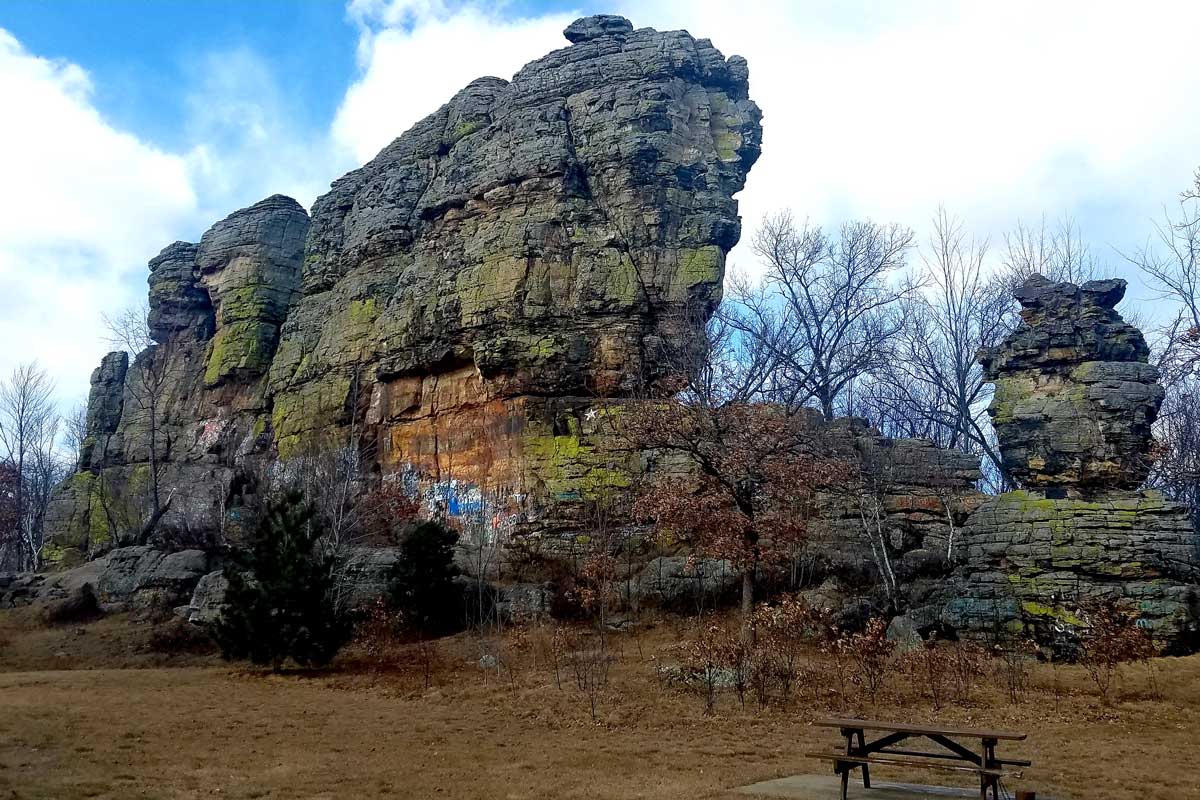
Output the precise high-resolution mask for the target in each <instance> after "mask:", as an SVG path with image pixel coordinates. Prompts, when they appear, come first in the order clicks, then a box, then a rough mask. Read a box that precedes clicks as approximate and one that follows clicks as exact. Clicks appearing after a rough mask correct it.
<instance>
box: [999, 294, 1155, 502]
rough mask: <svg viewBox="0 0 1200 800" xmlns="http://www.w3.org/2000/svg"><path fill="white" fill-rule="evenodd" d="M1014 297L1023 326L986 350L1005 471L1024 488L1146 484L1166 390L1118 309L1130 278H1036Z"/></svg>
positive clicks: (1137, 333)
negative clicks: (1057, 280)
mask: <svg viewBox="0 0 1200 800" xmlns="http://www.w3.org/2000/svg"><path fill="white" fill-rule="evenodd" d="M1015 294H1016V297H1017V300H1018V301H1020V303H1021V319H1022V321H1023V324H1022V325H1021V326H1020V327H1018V328H1017V329H1016V330H1015V331H1013V332H1012V333H1011V334H1009V335H1008V337H1007V338H1005V340H1004V341H1003V342H1002V343H1001V344H1000V345H998V346H997V347H994V348H991V349H987V350H984V351H982V352H981V353H980V363H982V364H983V368H984V372H985V374H986V375H987V377H988V379H989V380H990V381H992V382H993V383H994V384H995V386H996V391H995V394H994V395H993V398H992V402H991V405H990V406H989V407H988V413H989V414H990V415H991V417H992V424H993V425H994V426H995V428H996V435H997V438H998V439H999V442H1000V452H1001V456H1002V458H1003V461H1004V466H1005V469H1006V470H1007V471H1008V472H1009V474H1010V475H1012V477H1013V478H1015V479H1016V480H1017V482H1018V483H1020V484H1021V485H1022V486H1024V487H1025V488H1046V487H1063V488H1070V489H1074V490H1082V491H1098V490H1105V489H1126V490H1133V489H1137V488H1138V487H1139V486H1140V485H1141V483H1142V481H1144V480H1145V479H1146V475H1147V474H1148V472H1149V469H1150V464H1151V462H1152V459H1150V458H1148V456H1149V451H1150V446H1151V443H1152V441H1153V439H1152V433H1151V426H1152V425H1153V424H1154V420H1155V419H1156V418H1157V416H1158V409H1159V406H1160V405H1161V404H1162V400H1163V389H1162V387H1161V386H1159V385H1158V370H1157V369H1155V368H1154V367H1153V366H1151V365H1150V364H1149V363H1148V361H1149V358H1150V348H1149V347H1148V346H1147V345H1146V340H1145V337H1143V336H1142V332H1141V331H1139V330H1138V329H1137V328H1135V327H1134V326H1132V325H1130V324H1129V323H1127V322H1125V321H1124V320H1123V319H1122V318H1121V315H1120V314H1119V313H1118V312H1117V311H1116V309H1115V308H1114V306H1115V305H1116V304H1117V302H1119V301H1120V299H1121V298H1122V297H1123V296H1124V294H1125V281H1123V280H1104V281H1090V282H1088V283H1085V284H1083V285H1082V286H1076V285H1075V284H1073V283H1053V282H1051V281H1049V280H1047V279H1046V278H1043V277H1042V276H1041V275H1035V276H1033V277H1032V278H1030V279H1029V280H1028V281H1027V282H1026V283H1025V284H1023V285H1022V286H1020V287H1018V289H1017V290H1016V292H1015Z"/></svg>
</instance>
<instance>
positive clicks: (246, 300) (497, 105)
mask: <svg viewBox="0 0 1200 800" xmlns="http://www.w3.org/2000/svg"><path fill="white" fill-rule="evenodd" d="M565 34H566V37H567V39H568V40H569V41H570V42H572V44H571V45H570V46H568V47H565V48H563V49H561V50H557V51H555V52H553V53H550V54H549V55H547V56H545V57H544V58H541V59H539V60H537V61H534V62H532V63H530V64H528V65H527V66H525V67H524V68H523V69H521V70H520V71H519V72H518V73H517V74H516V75H515V76H514V77H513V78H512V80H511V81H506V80H501V79H499V78H481V79H479V80H476V81H474V82H472V83H471V84H470V85H468V86H467V87H466V88H464V89H463V90H462V91H461V92H459V93H458V94H457V95H455V96H454V97H453V98H452V99H451V100H450V102H448V103H447V104H446V105H445V106H443V107H442V108H440V109H438V110H437V111H435V112H434V113H433V114H431V115H429V116H428V117H426V118H425V119H423V120H422V121H420V122H418V123H417V124H416V125H415V126H413V128H412V129H411V130H409V131H408V132H407V133H405V134H404V135H402V136H400V137H399V138H398V139H396V140H395V141H394V142H392V143H391V144H390V145H388V146H387V147H386V148H384V150H383V151H382V152H381V153H380V154H379V155H378V156H377V157H376V158H375V159H374V160H372V161H371V162H370V163H368V164H367V165H365V166H363V167H362V168H360V169H357V170H355V171H353V172H351V173H349V174H348V175H346V176H344V177H342V178H340V179H339V180H337V181H335V182H334V184H333V186H332V188H331V191H330V192H329V193H328V194H326V195H324V196H323V197H321V198H319V199H318V200H317V201H316V203H315V204H314V206H313V208H312V215H311V218H310V217H309V215H308V214H306V213H305V211H304V210H303V209H302V208H301V207H300V206H299V205H298V204H297V203H295V202H294V201H293V200H291V199H289V198H285V197H280V196H275V197H271V198H268V199H267V200H264V201H262V202H260V203H258V204H256V205H254V206H251V207H250V208H247V209H243V210H241V211H238V212H235V213H234V214H231V215H230V216H229V217H227V218H226V219H224V220H222V221H221V222H219V223H217V224H216V225H214V226H213V227H212V228H211V229H210V230H209V231H208V232H207V233H205V234H204V236H203V237H201V239H200V242H199V243H186V242H177V243H175V244H172V245H170V246H169V247H167V248H166V249H165V250H163V251H162V253H160V254H159V255H158V256H157V257H156V258H154V259H153V260H152V261H151V262H150V278H149V282H150V316H149V326H150V334H151V337H152V338H153V341H154V344H153V345H152V346H151V347H150V348H148V349H147V350H145V351H144V352H142V353H140V354H138V355H137V356H136V358H135V359H134V360H133V362H132V363H129V362H128V361H127V359H126V358H125V357H124V356H123V355H122V354H111V355H110V356H108V357H106V359H105V361H104V363H103V364H102V365H101V367H100V369H98V370H97V372H96V374H95V375H93V381H92V395H91V402H90V404H89V423H88V443H87V446H86V447H85V454H84V459H83V464H82V470H81V471H80V472H79V473H78V474H76V475H75V476H74V477H73V478H72V479H71V480H70V481H68V482H67V483H66V484H64V485H63V486H62V487H60V489H59V490H58V492H57V495H56V498H55V501H54V503H53V507H52V509H51V511H50V518H49V522H48V529H49V531H50V543H49V545H48V546H47V548H46V551H45V555H46V557H47V560H49V561H51V562H58V563H70V562H72V561H74V560H78V559H79V558H81V557H82V556H83V555H84V554H87V553H89V552H94V551H96V550H97V549H103V548H107V547H111V546H113V544H114V543H115V542H114V540H115V539H116V538H118V536H120V535H124V534H122V533H121V532H122V531H136V530H137V529H138V521H139V520H144V519H145V518H146V517H147V516H148V514H149V511H148V509H150V508H151V507H153V505H154V503H153V497H152V495H153V494H154V493H155V491H156V489H157V494H158V501H159V504H160V505H165V506H166V507H167V511H166V513H165V514H164V515H163V516H162V518H161V520H160V522H159V524H158V529H159V530H160V531H167V532H171V533H172V534H179V535H183V536H185V537H186V538H188V539H193V540H194V539H197V538H204V537H218V538H229V537H231V536H236V534H237V529H238V525H239V521H240V519H239V513H240V512H239V509H241V508H242V507H243V506H244V505H245V504H246V502H247V498H248V496H250V495H252V494H253V493H255V492H256V491H258V490H259V483H260V479H261V476H263V475H264V474H266V473H267V472H269V470H268V466H269V465H272V464H274V463H276V462H278V461H282V462H284V463H287V462H289V461H291V460H293V459H295V458H297V457H299V456H304V455H306V454H310V453H313V452H318V451H330V450H337V449H342V448H350V449H353V450H355V451H356V452H358V453H359V454H360V458H361V459H362V463H363V465H364V469H363V474H364V475H366V476H369V477H368V478H367V480H368V481H374V482H376V483H378V482H380V481H383V480H399V481H403V483H404V485H405V486H407V487H409V488H410V490H411V491H414V492H417V493H419V494H420V495H421V497H422V499H423V500H424V501H425V502H426V503H427V504H428V505H430V506H435V505H437V506H441V507H442V508H443V509H444V510H446V511H447V512H448V513H450V514H451V515H452V516H453V515H472V518H473V519H474V521H476V522H479V523H480V524H481V525H483V526H485V527H487V528H489V529H497V528H504V529H511V528H514V527H516V526H525V527H534V528H537V527H541V528H545V527H547V526H552V525H553V520H552V519H548V518H547V515H549V514H551V513H552V512H548V511H546V509H547V508H548V507H549V506H550V505H551V503H550V501H557V500H568V501H570V500H572V499H578V498H579V497H581V496H582V495H583V494H584V493H586V491H587V488H588V487H589V486H596V485H601V484H609V483H617V484H622V483H627V482H628V478H627V474H628V471H629V470H630V469H636V468H637V466H638V465H637V456H636V454H632V453H629V452H613V451H612V450H611V448H609V447H608V446H607V445H605V444H604V443H602V442H599V441H598V440H595V439H594V438H591V437H592V436H593V434H594V433H595V431H596V430H597V429H598V428H599V426H601V425H602V424H603V411H602V409H599V407H598V404H597V400H596V399H597V398H600V397H605V398H610V397H620V396H622V395H624V394H627V393H629V392H630V390H631V389H632V388H633V387H635V386H638V385H647V384H649V385H655V384H656V382H658V383H661V384H662V385H664V386H669V385H670V384H671V380H672V377H673V376H672V375H670V374H669V373H667V372H665V371H664V367H663V364H665V363H668V361H667V360H664V359H662V358H660V356H661V355H662V354H663V352H664V351H665V350H667V349H669V348H671V347H672V346H675V345H677V344H678V343H679V342H681V341H685V340H686V339H687V338H688V337H691V336H693V335H694V334H695V333H696V329H697V326H698V325H701V324H703V322H704V318H705V316H706V314H707V312H708V311H710V310H711V308H712V307H713V305H714V304H715V303H716V302H717V301H718V300H719V298H720V293H721V281H722V277H723V273H724V265H725V255H726V253H727V252H728V251H729V249H730V248H732V247H733V246H734V244H736V242H737V241H738V238H739V235H740V220H739V218H738V214H737V202H736V201H735V200H734V199H733V195H734V194H735V193H736V192H738V191H739V190H740V189H741V188H742V187H743V185H744V184H745V180H746V175H747V173H748V171H749V169H750V168H751V166H752V165H753V164H754V162H755V160H756V159H757V158H758V155H759V151H760V142H761V127H760V117H761V114H760V112H759V110H758V107H757V106H756V105H755V104H754V103H753V101H751V100H750V97H749V84H748V70H747V65H746V62H745V60H744V59H742V58H739V57H737V56H733V57H730V58H725V57H724V56H722V55H721V53H720V52H719V51H717V50H716V49H715V48H714V47H713V46H712V44H711V43H710V42H709V41H708V40H706V39H696V38H694V37H692V36H691V35H690V34H688V33H687V32H686V31H669V32H660V31H655V30H652V29H649V28H643V29H637V30H635V29H634V28H633V26H632V25H631V24H630V23H629V22H628V21H627V20H625V19H623V18H620V17H611V16H601V17H589V18H586V19H582V20H579V21H577V22H575V23H573V24H572V25H571V26H570V27H569V28H568V29H567V30H566V32H565ZM696 309H699V310H700V313H699V314H697V313H695V310H696ZM152 454H153V457H152ZM553 513H557V512H553Z"/></svg>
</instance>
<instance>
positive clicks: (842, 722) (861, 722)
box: [813, 718, 1028, 742]
mask: <svg viewBox="0 0 1200 800" xmlns="http://www.w3.org/2000/svg"><path fill="white" fill-rule="evenodd" d="M813 725H816V726H818V727H821V728H855V729H858V730H864V731H893V732H895V733H912V734H916V735H918V736H929V735H935V736H961V737H963V738H967V739H996V740H1001V739H1003V740H1006V741H1013V742H1020V741H1024V740H1025V739H1026V738H1028V737H1027V736H1026V734H1024V733H1016V732H1014V731H989V730H981V729H979V728H938V727H934V726H932V725H912V724H909V723H907V722H881V721H879V720H872V719H837V718H835V719H818V720H816V721H814V722H813Z"/></svg>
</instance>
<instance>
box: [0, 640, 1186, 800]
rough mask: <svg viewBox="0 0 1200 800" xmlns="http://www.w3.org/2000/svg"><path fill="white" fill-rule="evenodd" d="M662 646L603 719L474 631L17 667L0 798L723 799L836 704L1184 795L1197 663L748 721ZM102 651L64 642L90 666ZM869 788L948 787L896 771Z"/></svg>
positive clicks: (1094, 789) (633, 674) (624, 647)
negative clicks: (287, 662) (182, 663)
mask: <svg viewBox="0 0 1200 800" xmlns="http://www.w3.org/2000/svg"><path fill="white" fill-rule="evenodd" d="M122 622H123V624H124V627H125V628H126V630H125V631H124V632H122V631H121V630H119V625H120V624H121V623H122ZM88 627H89V628H91V629H93V630H89V631H88V632H87V633H85V634H83V635H82V636H79V637H77V638H80V639H87V638H88V637H94V639H95V641H97V642H103V643H105V644H106V646H110V647H112V648H113V649H114V650H115V651H116V652H124V653H125V655H124V656H122V657H125V658H128V659H130V660H131V661H133V662H137V661H138V660H139V659H142V658H146V659H150V658H153V657H155V656H153V655H152V654H146V653H141V652H137V651H136V647H138V646H141V645H140V644H136V643H138V642H142V641H143V640H144V638H145V636H146V632H145V631H144V630H140V629H139V628H138V626H137V625H136V624H134V623H132V622H131V621H129V620H124V621H121V620H112V619H106V620H102V621H100V622H97V623H94V624H93V625H91V626H88ZM48 633H50V632H46V631H28V632H26V633H25V634H23V635H22V634H19V633H18V634H17V635H15V636H14V635H13V633H12V631H11V630H10V631H9V636H10V639H11V640H10V643H9V648H14V647H15V648H17V649H18V650H22V648H25V649H24V650H23V651H22V652H25V653H26V655H25V656H23V658H24V659H25V661H24V662H22V660H21V659H20V658H18V659H16V660H15V661H14V660H11V659H8V658H6V659H5V660H4V661H3V663H4V664H14V663H29V662H30V661H32V660H35V659H33V656H32V653H31V652H30V649H31V646H30V644H29V643H28V642H24V641H23V640H25V639H27V638H29V637H34V638H38V637H45V636H46V635H48ZM101 633H104V634H105V635H104V637H101V636H100V634H101ZM674 639H675V634H674V632H673V631H672V630H671V629H670V627H669V626H660V627H658V628H656V629H654V630H652V631H649V632H644V633H642V634H640V635H639V636H637V637H634V636H621V637H616V638H615V641H616V659H615V661H614V662H613V665H612V672H611V680H610V684H609V686H608V687H607V688H606V689H605V690H604V691H603V692H602V694H601V696H600V698H599V703H598V708H599V715H598V716H599V721H598V722H593V721H592V718H591V714H590V710H589V703H588V701H587V698H586V697H585V696H584V695H583V694H582V693H581V692H579V691H577V690H576V689H575V687H574V683H573V678H572V677H571V676H570V675H563V676H562V677H563V688H562V689H559V688H558V686H557V682H556V680H555V676H554V671H553V668H552V665H551V664H549V663H548V662H547V661H546V660H545V659H543V658H540V657H539V655H538V653H537V648H536V646H531V647H529V648H528V649H527V650H525V651H524V652H517V651H516V650H513V649H510V650H508V651H505V652H504V653H503V658H502V661H505V662H508V663H511V664H512V665H513V666H514V667H515V670H514V672H512V673H509V672H506V671H504V670H503V669H501V670H497V669H495V668H490V669H481V668H480V667H479V666H478V662H479V659H480V652H481V646H480V643H479V642H478V641H477V640H474V639H472V638H471V637H469V636H460V637H456V638H454V639H452V640H446V641H444V642H443V643H442V644H441V645H440V646H439V652H438V656H437V662H438V666H437V668H436V669H435V670H434V675H433V684H434V685H432V686H430V687H428V688H426V686H425V682H424V677H423V670H421V669H419V668H418V667H417V665H416V660H417V659H418V656H417V655H416V654H414V653H413V652H412V651H406V652H405V653H403V654H401V656H400V659H399V661H398V662H397V663H398V667H397V668H396V669H388V670H383V671H379V670H377V669H375V668H374V667H373V666H371V665H370V664H369V663H368V662H367V661H365V660H364V659H365V657H364V655H363V654H362V653H361V652H357V651H351V652H350V653H348V654H347V656H346V657H345V658H343V659H342V660H341V661H339V668H338V669H335V670H334V671H331V672H328V673H320V674H286V675H281V676H273V675H267V674H263V673H258V672H249V671H243V670H238V669H230V668H229V667H224V666H188V667H182V668H173V669H172V668H161V667H157V668H143V669H121V670H114V669H90V670H83V669H80V670H71V671H66V670H47V669H44V668H39V669H38V670H37V671H31V670H29V669H27V668H23V667H19V668H18V669H20V670H21V671H10V672H7V673H4V674H0V798H9V797H13V798H84V797H96V798H128V797H144V798H163V799H164V800H167V799H170V800H174V799H175V798H201V797H203V798H208V797H232V798H280V800H282V798H289V800H291V799H292V798H385V797H386V798H395V797H405V798H435V797H447V798H489V800H492V799H494V798H622V800H625V799H627V798H688V800H698V799H699V798H726V799H728V800H732V798H735V797H737V795H734V794H732V793H731V791H730V790H731V789H732V788H733V787H737V786H741V785H745V784H749V783H753V782H756V781H762V780H767V779H770V778H777V777H781V776H784V775H789V774H795V773H797V772H818V771H820V769H821V767H820V765H818V764H816V763H815V762H809V761H807V760H806V759H804V758H803V757H802V755H801V754H802V753H803V752H805V751H806V750H810V749H813V748H814V747H822V746H829V745H832V744H833V741H832V739H831V733H830V732H829V731H827V730H824V729H817V728H812V727H810V726H809V725H808V724H807V723H808V722H809V721H811V720H812V719H814V718H816V717H819V716H824V715H827V714H830V713H856V714H869V715H872V716H878V717H883V718H901V719H907V720H914V721H932V720H939V721H943V722H957V723H962V724H972V725H989V726H994V727H1003V728H1017V729H1020V730H1025V731H1027V732H1029V734H1030V740H1029V741H1028V742H1026V743H1019V744H1017V745H1016V746H1014V747H1013V748H1011V750H1007V751H1006V752H1008V753H1010V754H1011V755H1013V756H1016V757H1028V758H1032V759H1033V760H1034V761H1035V766H1034V768H1033V769H1031V770H1028V771H1027V773H1026V778H1025V779H1024V780H1023V781H1021V784H1020V785H1021V786H1023V787H1029V788H1035V789H1037V790H1038V791H1039V792H1044V793H1046V794H1048V795H1051V796H1054V797H1056V798H1077V799H1081V798H1089V800H1090V799H1092V798H1106V799H1109V798H1111V799H1113V800H1118V799H1119V798H1131V799H1132V798H1158V799H1160V800H1168V799H1170V800H1178V799H1179V798H1187V797H1200V789H1198V788H1197V786H1196V783H1195V778H1194V775H1193V774H1192V771H1191V765H1190V762H1191V758H1190V754H1191V753H1194V752H1196V750H1197V748H1198V747H1200V704H1198V703H1197V700H1198V699H1200V657H1192V658H1187V659H1163V660H1161V661H1160V662H1159V668H1160V669H1159V671H1160V684H1161V689H1160V694H1161V699H1150V698H1149V697H1147V696H1145V694H1144V685H1143V681H1142V676H1141V675H1140V673H1138V672H1137V668H1135V669H1134V670H1133V671H1131V672H1130V673H1129V680H1128V681H1127V683H1126V685H1125V686H1124V689H1123V692H1124V694H1123V699H1122V700H1121V701H1120V702H1118V703H1117V704H1116V705H1115V706H1114V707H1112V708H1106V707H1104V706H1102V705H1101V704H1100V702H1099V701H1098V699H1097V698H1096V697H1095V695H1094V693H1093V692H1092V691H1091V690H1089V689H1088V687H1087V684H1086V681H1087V678H1086V676H1085V675H1084V674H1083V672H1082V671H1081V670H1077V669H1060V670H1059V671H1058V673H1057V683H1058V685H1059V691H1057V692H1055V691H1053V690H1052V688H1051V687H1052V685H1053V683H1054V680H1055V676H1054V675H1053V674H1052V673H1051V671H1050V670H1049V668H1041V667H1039V668H1037V669H1036V670H1035V672H1034V676H1033V678H1034V684H1035V685H1034V686H1033V687H1032V688H1031V689H1030V690H1029V691H1027V692H1026V693H1025V694H1024V696H1023V697H1022V699H1021V701H1020V702H1018V703H1016V704H1013V703H1010V702H1009V701H1008V699H1007V695H1006V692H1005V690H1004V689H1003V688H1002V687H999V686H992V685H988V686H984V687H982V688H981V689H980V691H979V693H978V697H977V698H976V699H975V700H974V701H973V702H972V703H971V704H970V705H969V706H967V707H962V706H953V707H947V708H944V709H942V710H941V711H936V712H935V711H934V710H933V708H932V706H931V704H930V703H929V701H928V700H927V699H924V698H918V697H917V696H916V693H915V691H914V690H913V689H912V687H911V686H896V687H892V688H889V689H888V691H887V692H885V694H884V695H882V696H881V699H880V701H879V703H878V704H877V705H875V706H873V707H868V706H864V705H861V704H859V703H855V702H850V701H848V700H843V699H842V698H839V697H838V696H837V694H836V692H835V691H834V689H833V687H830V686H823V685H822V686H814V687H811V688H810V689H809V690H806V691H805V693H803V694H802V695H801V696H800V697H798V698H797V700H796V701H795V702H794V703H793V704H792V707H791V708H789V709H786V710H785V709H778V708H772V709H769V710H766V711H759V710H756V709H755V708H754V707H753V705H752V703H751V702H750V701H749V700H748V701H747V708H746V709H745V710H743V709H742V708H741V706H740V704H739V703H738V700H737V698H736V695H734V694H733V693H724V694H722V695H721V697H720V701H719V704H718V709H717V714H716V715H715V716H706V715H705V714H704V713H703V707H704V703H703V700H702V699H701V698H700V697H698V696H697V695H696V694H694V693H692V692H690V691H687V690H681V689H676V688H668V687H665V686H664V685H663V684H662V682H661V681H660V680H659V678H658V674H657V669H656V667H657V665H658V664H660V663H663V662H665V661H668V660H670V658H671V651H670V645H671V643H672V642H673V641H674ZM43 643H44V644H45V643H49V644H50V646H58V643H59V640H46V641H43ZM130 646H134V647H135V652H132V653H128V652H125V651H124V649H123V648H126V647H130ZM101 650H102V648H101V647H99V646H91V647H90V649H89V648H84V647H82V646H80V648H79V651H80V652H81V653H89V652H90V656H89V657H91V658H100V657H101ZM176 658H182V656H176ZM188 658H192V659H193V662H192V663H203V664H212V663H215V662H213V661H209V660H205V659H209V658H211V657H208V656H203V657H199V659H200V660H199V662H197V661H195V659H197V657H196V656H188ZM818 658H819V657H818V656H816V655H815V654H814V656H813V659H814V660H816V659H818ZM484 663H491V662H490V661H487V660H485V662H484ZM133 665H134V664H129V666H133ZM10 669H11V667H10ZM879 779H881V780H913V779H917V780H921V781H933V782H939V781H940V782H943V783H955V781H954V779H948V780H946V779H943V778H942V777H941V776H936V777H935V776H931V775H929V774H928V773H926V774H921V773H905V772H903V771H896V770H893V771H889V772H888V773H887V774H886V775H884V774H882V773H881V774H880V775H879Z"/></svg>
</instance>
